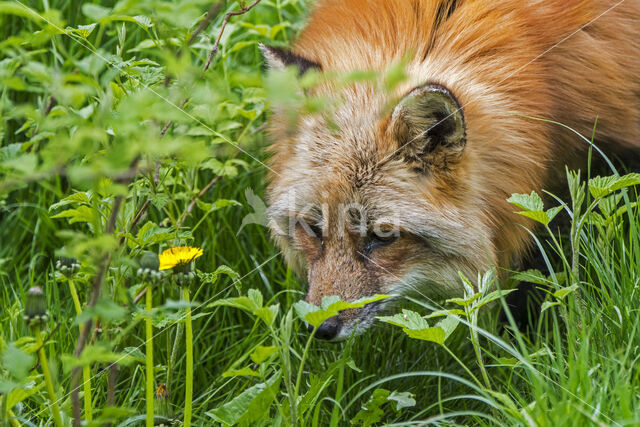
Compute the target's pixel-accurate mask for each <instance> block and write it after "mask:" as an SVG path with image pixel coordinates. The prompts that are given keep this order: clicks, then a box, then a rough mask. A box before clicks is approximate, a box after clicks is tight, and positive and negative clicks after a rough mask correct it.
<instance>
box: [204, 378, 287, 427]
mask: <svg viewBox="0 0 640 427" xmlns="http://www.w3.org/2000/svg"><path fill="white" fill-rule="evenodd" d="M279 383H280V381H279V377H277V376H274V377H272V378H271V379H270V380H269V381H267V382H266V383H260V384H256V385H254V386H252V387H249V388H248V389H246V390H245V391H243V392H242V393H240V394H239V395H237V396H236V397H234V398H233V399H232V400H231V401H230V402H227V403H225V404H224V405H222V406H220V407H218V408H216V409H213V410H211V411H208V412H206V415H207V416H209V417H211V418H213V419H214V420H215V421H216V422H219V423H221V424H223V425H229V426H231V425H235V424H237V423H238V422H240V421H241V420H242V419H243V418H244V417H245V416H247V418H244V419H245V420H246V422H251V421H256V420H257V419H259V418H260V417H261V416H264V414H265V412H266V411H268V405H267V404H266V403H268V404H271V402H272V401H273V398H274V397H275V394H276V392H275V390H274V389H275V388H276V387H277V385H279ZM254 402H255V403H256V404H255V405H253V404H254ZM250 409H252V410H251V411H250Z"/></svg>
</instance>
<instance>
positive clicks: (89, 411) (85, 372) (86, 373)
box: [69, 278, 93, 421]
mask: <svg viewBox="0 0 640 427" xmlns="http://www.w3.org/2000/svg"><path fill="white" fill-rule="evenodd" d="M69 291H70V292H71V298H73V305H74V306H75V308H76V314H77V315H81V314H82V305H80V299H79V298H78V292H77V291H76V285H75V284H74V283H73V279H72V278H69ZM83 327H84V325H82V324H80V325H79V328H80V335H82V328H83ZM82 381H83V384H84V416H85V417H86V418H87V421H92V420H93V407H92V399H91V367H89V366H84V367H83V368H82Z"/></svg>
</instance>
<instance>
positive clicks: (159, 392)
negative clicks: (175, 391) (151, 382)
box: [154, 384, 171, 418]
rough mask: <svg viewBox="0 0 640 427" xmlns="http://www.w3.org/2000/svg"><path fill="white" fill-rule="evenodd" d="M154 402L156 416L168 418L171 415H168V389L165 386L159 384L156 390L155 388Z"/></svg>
mask: <svg viewBox="0 0 640 427" xmlns="http://www.w3.org/2000/svg"><path fill="white" fill-rule="evenodd" d="M154 400H155V406H156V408H157V412H156V413H157V415H159V416H160V417H164V418H168V417H169V416H170V415H171V414H170V413H169V389H168V388H167V385H166V384H160V385H159V386H158V388H156V393H155V399H154Z"/></svg>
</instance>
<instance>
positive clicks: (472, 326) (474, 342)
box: [465, 307, 491, 389]
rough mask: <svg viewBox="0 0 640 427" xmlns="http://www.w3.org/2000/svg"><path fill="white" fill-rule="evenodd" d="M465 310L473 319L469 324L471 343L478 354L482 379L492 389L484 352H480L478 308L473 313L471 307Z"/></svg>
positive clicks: (468, 316)
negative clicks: (483, 356) (483, 357)
mask: <svg viewBox="0 0 640 427" xmlns="http://www.w3.org/2000/svg"><path fill="white" fill-rule="evenodd" d="M465 311H466V312H467V318H468V319H469V320H471V324H470V325H469V332H470V334H471V344H472V345H473V351H474V352H475V354H476V360H477V361H478V366H479V367H480V373H481V374H482V379H483V380H484V383H485V386H486V387H487V389H491V383H490V382H489V375H487V370H486V369H485V367H484V362H483V361H482V353H480V343H479V342H478V332H477V331H476V328H477V327H478V311H477V310H476V311H474V312H473V313H472V312H470V311H469V307H465Z"/></svg>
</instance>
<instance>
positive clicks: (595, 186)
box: [589, 173, 640, 199]
mask: <svg viewBox="0 0 640 427" xmlns="http://www.w3.org/2000/svg"><path fill="white" fill-rule="evenodd" d="M639 184H640V173H630V174H627V175H624V176H616V175H612V176H605V177H602V176H597V177H595V178H591V179H590V180H589V192H591V195H592V196H593V197H594V198H595V199H599V198H602V197H605V196H608V195H609V194H611V193H613V192H614V191H618V190H621V189H623V188H627V187H631V186H633V185H639Z"/></svg>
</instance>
